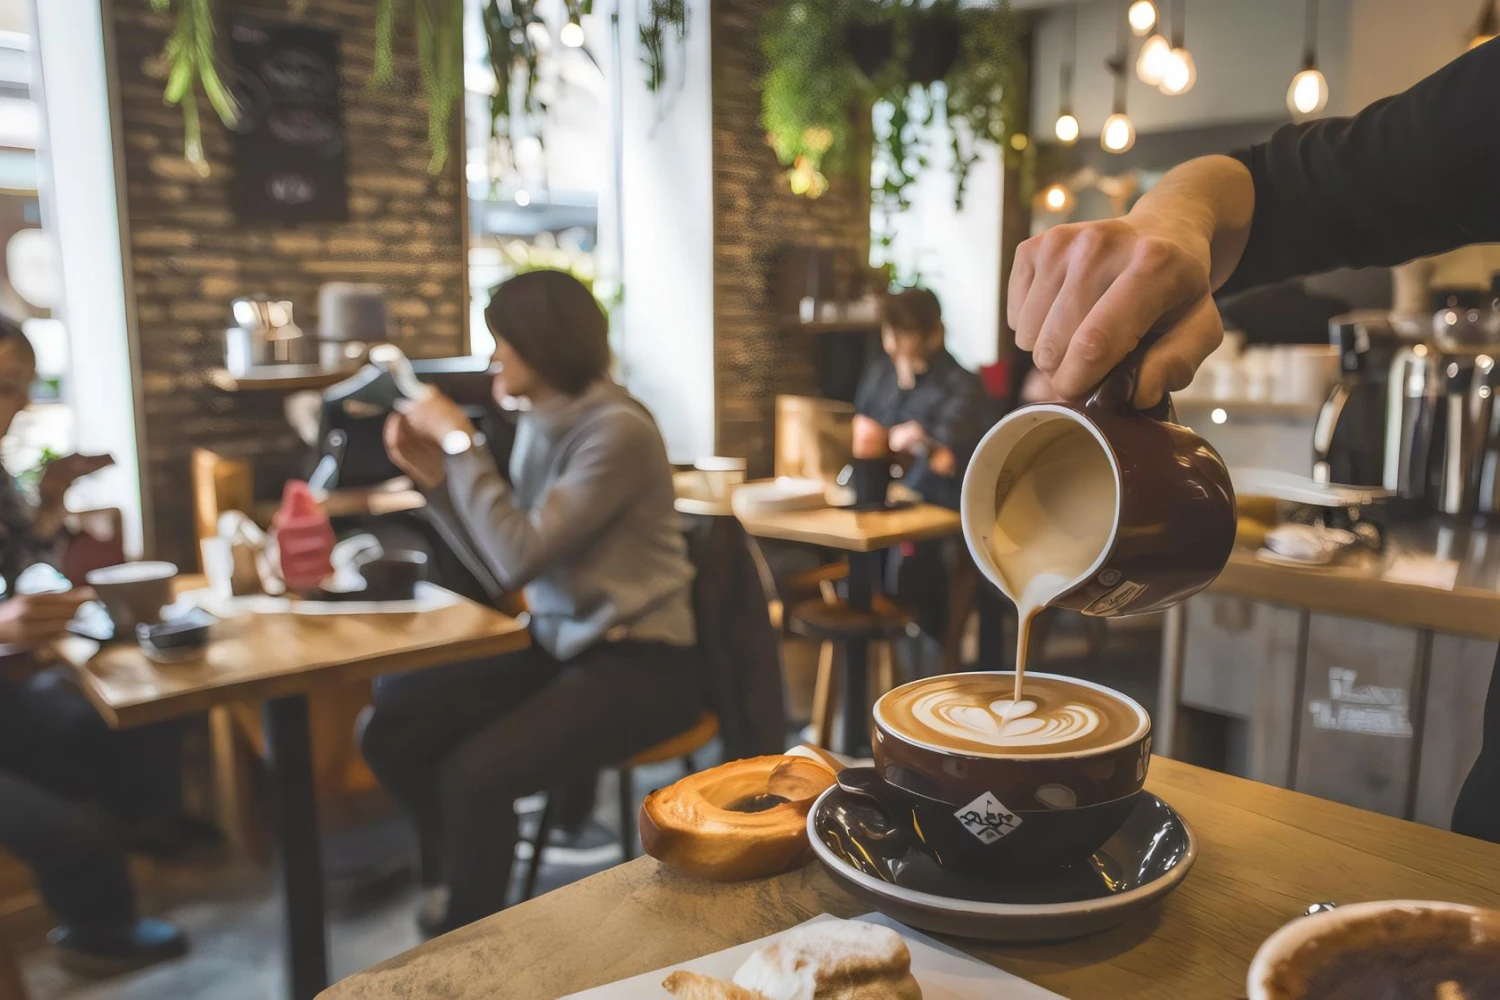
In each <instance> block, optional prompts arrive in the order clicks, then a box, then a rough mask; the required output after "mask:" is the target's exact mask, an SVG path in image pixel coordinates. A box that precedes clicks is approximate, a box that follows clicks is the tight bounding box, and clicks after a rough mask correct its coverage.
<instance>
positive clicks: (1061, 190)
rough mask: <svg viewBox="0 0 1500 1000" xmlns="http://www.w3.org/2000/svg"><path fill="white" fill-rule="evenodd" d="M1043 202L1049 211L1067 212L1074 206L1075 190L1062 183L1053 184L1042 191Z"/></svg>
mask: <svg viewBox="0 0 1500 1000" xmlns="http://www.w3.org/2000/svg"><path fill="white" fill-rule="evenodd" d="M1042 204H1043V205H1045V206H1047V211H1049V212H1065V211H1067V210H1068V209H1070V208H1072V207H1073V192H1071V191H1069V190H1068V189H1067V188H1066V187H1064V186H1063V185H1061V184H1053V185H1052V186H1051V187H1049V188H1047V190H1046V191H1044V192H1042Z"/></svg>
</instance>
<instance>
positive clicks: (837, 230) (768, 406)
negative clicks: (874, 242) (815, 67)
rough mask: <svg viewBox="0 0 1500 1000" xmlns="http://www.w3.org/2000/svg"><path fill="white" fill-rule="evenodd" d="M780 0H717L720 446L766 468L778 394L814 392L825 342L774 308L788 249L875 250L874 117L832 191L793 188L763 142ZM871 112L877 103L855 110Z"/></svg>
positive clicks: (765, 471)
mask: <svg viewBox="0 0 1500 1000" xmlns="http://www.w3.org/2000/svg"><path fill="white" fill-rule="evenodd" d="M778 2H779V0H714V3H713V18H712V23H711V29H712V32H713V39H712V45H713V52H712V55H713V137H712V142H713V324H714V387H715V388H714V395H715V409H716V412H717V423H718V433H717V439H718V450H719V451H720V452H721V453H724V454H728V455H735V456H739V457H743V458H746V459H747V460H748V462H749V466H750V472H751V474H752V475H769V474H770V472H771V464H772V448H773V445H774V412H775V400H776V396H777V395H779V394H783V393H793V394H809V393H815V392H816V390H817V360H816V359H817V344H816V343H815V340H814V338H815V337H816V336H818V335H816V334H809V333H806V332H804V331H801V330H797V329H793V328H791V327H790V326H789V325H788V324H787V322H786V319H787V317H786V316H784V315H778V311H777V308H776V306H775V301H776V299H775V295H776V287H775V285H776V262H777V254H778V251H779V250H781V249H782V248H783V247H819V248H831V249H844V250H848V251H851V253H849V254H848V255H847V258H848V259H849V260H853V261H857V262H863V261H865V260H867V259H868V257H869V244H870V198H869V182H868V176H869V135H868V132H869V127H868V126H865V128H863V129H856V132H857V133H858V134H859V135H860V136H861V138H860V139H858V140H857V145H858V147H859V149H858V150H856V153H855V155H854V156H853V157H851V159H852V160H853V163H852V164H851V165H850V166H849V168H848V169H847V171H842V172H839V173H836V174H833V175H831V176H829V178H828V181H829V185H828V190H827V192H826V193H824V194H823V195H822V196H821V197H819V198H815V199H809V198H805V197H801V196H798V195H794V194H793V193H792V192H791V188H790V186H789V185H788V183H787V179H786V168H784V167H783V166H781V164H779V163H778V162H777V160H776V156H775V154H774V153H773V152H772V150H771V148H770V146H769V145H768V144H767V143H766V138H765V128H764V127H763V126H762V125H761V123H760V112H761V96H760V88H759V87H758V85H757V81H758V80H759V78H760V76H761V74H762V73H763V72H764V61H763V59H762V56H761V48H760V32H759V23H760V20H761V18H762V17H763V16H764V15H765V13H766V12H767V11H769V10H771V9H772V8H773V7H775V6H776V5H777V3H778ZM857 117H858V118H859V119H860V120H861V121H865V122H867V121H868V113H865V114H863V115H857Z"/></svg>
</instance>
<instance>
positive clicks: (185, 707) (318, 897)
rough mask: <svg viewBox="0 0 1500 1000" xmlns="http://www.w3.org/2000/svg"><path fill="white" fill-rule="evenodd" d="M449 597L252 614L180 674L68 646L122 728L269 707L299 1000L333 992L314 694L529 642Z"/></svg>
mask: <svg viewBox="0 0 1500 1000" xmlns="http://www.w3.org/2000/svg"><path fill="white" fill-rule="evenodd" d="M183 583H184V586H183V588H182V589H193V586H194V584H195V583H196V584H197V585H198V586H201V585H202V582H201V581H193V580H191V579H190V578H189V579H187V580H184V581H183ZM434 589H435V588H434ZM448 596H450V597H451V598H452V600H451V603H448V604H446V605H443V606H440V607H435V608H432V609H430V610H424V611H422V612H420V613H374V614H348V613H345V614H301V613H292V612H275V613H256V614H242V615H238V616H234V617H231V618H226V619H225V620H224V621H221V622H219V623H218V624H216V625H215V626H214V631H213V636H212V641H211V642H210V643H209V645H208V646H207V648H205V649H204V650H203V652H202V654H201V655H199V656H198V657H196V658H194V659H192V660H189V661H186V662H182V663H175V664H170V665H165V664H157V663H154V662H152V661H151V660H150V659H148V658H147V657H146V655H145V654H144V653H142V652H141V650H140V648H139V647H138V646H136V645H135V644H134V643H130V644H126V643H119V644H109V645H105V646H100V645H99V644H98V643H96V642H91V641H88V640H84V639H77V638H74V639H68V640H65V641H64V642H62V643H60V644H59V651H60V652H61V653H62V655H63V658H64V659H66V660H67V661H68V662H69V663H71V664H72V666H73V667H74V669H75V672H76V674H77V676H78V681H79V685H80V686H81V687H82V689H83V692H84V694H85V695H87V696H88V699H89V701H91V702H92V703H93V705H94V708H95V709H97V710H98V712H99V714H100V715H102V716H103V717H104V719H105V720H106V721H107V722H108V723H109V724H110V725H111V726H113V727H115V728H128V727H130V726H138V725H142V724H144V723H150V722H161V721H163V720H166V719H175V718H179V717H181V716H184V715H190V714H195V713H198V712H203V711H206V710H208V709H210V708H213V707H214V706H216V705H223V704H226V703H229V702H244V701H261V702H263V709H262V713H263V719H264V725H265V741H266V763H267V767H268V770H269V778H270V781H269V790H270V800H271V801H270V806H271V820H272V824H273V827H274V831H275V838H276V845H277V854H278V857H279V861H280V866H279V867H280V879H281V889H282V906H283V916H284V920H285V934H286V938H285V945H286V957H285V960H286V966H287V976H288V981H289V985H290V991H291V997H292V1000H308V998H310V997H313V996H315V995H316V994H317V993H318V991H319V990H321V989H323V988H324V987H325V986H327V985H328V959H327V928H326V924H325V920H324V910H323V869H322V853H321V846H320V842H319V839H318V822H317V807H316V804H315V802H314V800H313V772H312V751H311V742H310V735H309V731H308V708H307V695H308V693H309V692H310V691H313V690H314V689H317V688H319V687H321V686H324V685H340V684H347V683H349V682H353V681H361V680H370V679H372V678H374V677H377V676H379V675H381V674H387V673H393V672H395V671H404V670H418V669H422V668H426V667H435V666H439V665H441V664H445V663H453V662H456V661H461V660H468V659H475V658H478V657H483V656H494V655H496V654H499V653H507V652H510V651H512V650H516V649H521V648H524V647H525V646H526V645H527V644H528V643H529V638H528V635H527V632H526V627H525V624H524V623H523V622H520V621H517V620H516V619H514V618H511V617H509V616H507V615H504V614H501V613H500V612H498V611H494V610H492V609H490V608H486V607H482V606H481V605H478V604H475V603H473V602H470V601H467V600H464V599H463V598H460V597H458V596H456V595H448ZM350 738H351V739H352V738H353V734H352V733H351V734H350Z"/></svg>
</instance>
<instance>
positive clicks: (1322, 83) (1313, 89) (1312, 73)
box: [1286, 68, 1328, 115]
mask: <svg viewBox="0 0 1500 1000" xmlns="http://www.w3.org/2000/svg"><path fill="white" fill-rule="evenodd" d="M1286 106H1287V107H1288V108H1290V109H1291V112H1292V114H1294V115H1315V114H1317V113H1318V112H1319V111H1322V110H1323V109H1324V108H1325V107H1327V106H1328V81H1327V80H1326V79H1324V78H1323V74H1322V73H1320V72H1318V70H1317V69H1316V68H1311V69H1305V70H1303V71H1302V72H1300V73H1298V74H1297V75H1296V76H1294V77H1292V85H1291V86H1290V87H1288V88H1287V90H1286Z"/></svg>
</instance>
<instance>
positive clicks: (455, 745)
mask: <svg viewBox="0 0 1500 1000" xmlns="http://www.w3.org/2000/svg"><path fill="white" fill-rule="evenodd" d="M485 320H486V322H487V323H488V325H489V328H490V330H491V332H492V333H493V334H494V335H495V355H494V360H495V365H496V369H497V374H496V376H495V388H494V391H495V393H496V396H497V397H510V398H514V399H519V400H522V401H523V403H525V404H527V408H526V409H524V410H523V412H522V415H521V418H520V422H519V426H518V428H517V434H516V442H515V448H514V451H513V452H512V455H511V462H510V480H511V481H510V482H509V483H507V482H506V480H505V479H504V478H503V477H502V476H501V475H500V471H499V469H497V468H496V467H495V463H494V461H493V459H492V458H491V457H490V454H489V451H488V449H486V448H484V447H482V439H481V438H480V437H479V435H478V434H477V432H476V431H475V429H474V427H473V426H472V425H471V424H470V423H469V421H468V419H467V418H466V417H465V416H464V413H463V411H462V410H461V409H460V408H459V407H458V406H456V405H455V404H454V403H453V402H452V401H450V400H448V399H447V398H445V397H443V396H442V395H440V394H438V393H436V392H433V393H432V394H430V395H428V396H427V397H425V398H423V399H420V400H416V401H414V402H412V403H411V404H410V405H409V406H407V407H406V408H405V410H404V411H403V412H402V413H400V414H397V415H395V416H393V417H392V418H391V421H390V422H389V424H388V425H387V428H386V447H387V450H388V451H389V452H390V455H391V458H392V459H393V460H394V461H395V462H396V463H397V464H398V465H399V466H401V468H402V469H404V470H405V471H406V472H407V473H408V474H409V475H411V477H412V478H413V479H414V480H416V482H417V483H418V484H419V485H420V486H422V487H423V489H424V490H425V491H426V492H427V493H428V495H429V497H430V498H431V501H432V502H433V503H435V504H440V505H447V506H448V507H449V508H450V509H451V512H452V514H453V517H454V519H455V520H456V521H457V522H458V523H460V524H462V525H463V526H464V528H465V530H466V531H467V533H468V535H469V537H470V540H471V541H472V543H473V548H474V550H475V552H477V553H478V554H479V555H480V556H481V557H482V558H483V559H484V561H485V563H486V564H487V565H488V567H489V568H490V570H491V571H492V572H493V573H494V574H495V576H496V578H497V579H499V580H500V582H501V583H502V584H504V586H505V587H506V588H507V589H508V590H512V591H515V590H520V591H523V592H524V594H525V597H526V603H527V607H528V610H529V612H530V614H531V626H530V628H531V638H532V643H533V645H532V648H530V649H528V650H525V651H522V652H519V653H513V654H510V655H508V656H503V657H499V658H496V659H491V660H486V661H482V662H477V663H468V664H461V665H457V666H453V667H447V668H441V669H437V670H431V671H420V672H416V673H412V674H406V675H399V676H396V677H393V678H389V679H385V680H383V681H382V682H381V683H380V684H378V685H377V688H376V691H375V697H374V712H373V714H372V716H371V718H370V719H369V722H368V724H367V726H366V727H365V730H364V736H363V744H362V745H363V749H364V753H365V757H366V759H367V760H368V761H369V763H370V766H371V768H372V769H373V770H374V771H375V773H376V774H377V775H378V776H379V777H380V780H381V781H382V782H383V783H384V784H385V786H386V787H387V788H388V789H389V790H390V791H391V793H392V794H393V795H394V796H395V797H396V798H397V799H398V800H399V801H400V802H401V804H402V806H403V807H404V808H405V809H406V810H407V811H408V812H409V813H410V814H411V815H412V817H413V819H414V821H415V822H416V823H417V825H418V828H419V830H420V831H421V833H422V835H423V838H424V841H425V842H426V843H428V844H432V845H436V846H437V847H438V853H439V855H440V857H441V859H442V868H443V871H442V872H441V878H442V884H444V885H446V886H447V888H448V890H449V894H448V904H447V913H446V916H445V917H444V918H443V919H442V920H440V921H437V922H436V926H433V927H430V928H429V929H432V930H447V929H450V928H453V927H458V926H462V925H463V924H466V923H469V922H470V921H473V920H477V919H479V918H480V917H483V916H486V915H488V914H490V913H493V912H495V911H496V910H498V909H500V908H501V907H502V906H503V905H504V902H505V890H506V886H507V885H508V884H509V881H510V868H511V858H512V855H513V853H514V847H515V839H516V818H515V812H514V810H513V808H512V802H513V801H514V800H515V799H516V798H518V797H520V796H523V795H527V794H530V793H532V792H537V791H542V790H546V789H548V788H551V787H555V786H557V785H559V784H565V783H567V782H569V781H570V780H573V781H576V779H577V778H578V777H579V776H583V775H587V774H589V773H591V772H593V771H594V770H596V769H597V768H599V767H601V766H604V765H607V764H610V763H613V762H615V761H618V760H621V759H624V758H626V757H629V756H630V755H631V754H633V753H636V752H638V751H640V750H643V749H645V748H646V747H648V746H651V745H653V744H655V743H657V742H660V741H661V740H663V739H666V738H667V737H669V736H672V735H673V734H675V733H677V732H680V731H682V730H684V729H686V728H688V726H690V725H691V724H692V722H693V720H694V719H695V718H696V715H697V712H698V711H699V709H700V707H701V696H700V693H699V683H698V678H697V674H696V671H695V669H694V662H693V656H692V647H693V644H694V638H695V637H694V632H693V614H692V604H691V584H692V568H691V567H690V565H689V564H688V561H687V554H686V545H685V542H684V540H683V536H682V534H681V531H680V529H679V528H678V526H677V519H676V514H675V512H674V511H673V507H672V496H673V491H672V471H671V466H670V464H669V463H668V461H667V454H666V449H665V447H664V445H663V443H662V439H661V434H660V432H659V431H658V430H657V427H656V423H655V422H654V421H653V420H652V418H651V415H650V414H649V413H648V412H647V411H646V409H645V408H644V407H643V406H641V404H640V403H638V402H636V401H635V400H634V399H632V398H631V397H630V396H629V395H628V394H627V393H626V392H625V391H624V390H623V389H621V388H620V387H619V386H618V385H616V384H615V383H614V382H612V381H610V380H609V379H608V377H607V375H606V369H607V367H608V364H609V346H608V339H607V333H608V327H607V321H606V319H605V317H604V314H603V313H602V312H601V311H600V309H599V307H598V305H597V304H596V303H595V301H594V299H593V296H592V295H591V294H590V293H589V291H588V290H587V289H586V288H585V287H584V286H583V285H582V284H581V283H579V282H578V281H577V280H576V279H575V278H573V277H571V276H569V275H567V274H565V273H563V272H561V271H537V272H531V273H528V274H523V275H520V276H518V277H516V278H513V279H511V280H510V281H507V282H506V283H504V284H502V285H501V286H499V288H497V289H496V290H495V293H494V296H493V298H492V299H491V300H490V304H489V307H488V308H487V309H486V310H485ZM424 874H429V875H430V874H431V873H424Z"/></svg>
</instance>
